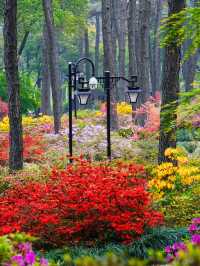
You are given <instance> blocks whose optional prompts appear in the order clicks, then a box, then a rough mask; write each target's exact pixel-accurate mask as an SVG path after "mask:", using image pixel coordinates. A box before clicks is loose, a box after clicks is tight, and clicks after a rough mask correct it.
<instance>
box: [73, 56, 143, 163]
mask: <svg viewBox="0 0 200 266" xmlns="http://www.w3.org/2000/svg"><path fill="white" fill-rule="evenodd" d="M83 62H86V63H89V64H91V66H92V77H91V78H90V80H89V81H86V80H85V78H84V77H81V76H79V77H78V74H79V73H80V72H79V71H78V67H79V64H80V63H83ZM119 80H124V81H126V82H128V84H129V86H128V90H127V94H128V96H129V101H130V103H131V104H134V103H136V102H137V99H138V96H139V93H140V92H141V91H142V90H141V89H140V88H139V87H135V83H136V82H137V76H132V77H131V79H130V80H129V79H126V78H125V77H113V76H110V71H105V72H104V76H103V77H97V78H96V77H95V67H94V63H93V62H92V60H91V59H89V58H87V57H84V58H81V59H79V60H78V61H77V63H76V64H73V63H69V93H68V96H69V155H70V162H72V156H73V149H72V148H73V147H72V143H73V142H72V141H73V134H72V130H73V128H72V102H73V99H72V95H73V92H74V96H75V97H77V98H78V100H79V103H80V105H87V103H88V99H89V97H90V95H91V90H94V89H96V88H97V86H98V82H103V83H104V88H105V91H106V102H107V110H106V114H107V119H106V120H107V123H106V124H107V157H108V159H109V160H111V110H110V105H111V99H110V82H111V81H112V82H114V81H119ZM77 81H78V83H79V84H80V85H81V88H79V89H78V90H77Z"/></svg>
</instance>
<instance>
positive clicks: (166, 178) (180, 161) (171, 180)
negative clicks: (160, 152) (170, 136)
mask: <svg viewBox="0 0 200 266" xmlns="http://www.w3.org/2000/svg"><path fill="white" fill-rule="evenodd" d="M165 155H166V156H167V157H168V158H170V159H171V160H176V161H177V166H175V165H173V163H172V162H166V163H162V164H161V165H158V166H157V167H156V169H155V170H154V172H153V175H154V178H153V179H151V180H150V181H149V188H150V189H151V190H152V192H153V196H154V199H156V200H159V199H161V198H162V197H163V196H164V195H165V193H167V192H169V191H171V190H174V189H179V188H180V187H185V186H186V187H187V186H190V185H192V184H193V183H194V182H200V166H193V165H191V164H190V162H189V160H188V157H187V156H186V154H185V153H184V151H183V150H182V149H181V148H177V149H171V148H169V149H167V150H166V151H165Z"/></svg>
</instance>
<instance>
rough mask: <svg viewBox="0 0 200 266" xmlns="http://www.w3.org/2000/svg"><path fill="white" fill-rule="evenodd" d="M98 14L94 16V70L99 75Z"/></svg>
mask: <svg viewBox="0 0 200 266" xmlns="http://www.w3.org/2000/svg"><path fill="white" fill-rule="evenodd" d="M99 44H100V14H97V15H96V40H95V70H96V76H98V75H99Z"/></svg>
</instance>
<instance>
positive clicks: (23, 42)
mask: <svg viewBox="0 0 200 266" xmlns="http://www.w3.org/2000/svg"><path fill="white" fill-rule="evenodd" d="M29 34H30V31H26V32H25V34H24V37H23V39H22V42H21V44H20V46H19V49H18V57H20V56H21V55H22V52H23V50H24V48H25V46H26V43H27V40H28V36H29Z"/></svg>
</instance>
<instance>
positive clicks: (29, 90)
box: [0, 72, 40, 113]
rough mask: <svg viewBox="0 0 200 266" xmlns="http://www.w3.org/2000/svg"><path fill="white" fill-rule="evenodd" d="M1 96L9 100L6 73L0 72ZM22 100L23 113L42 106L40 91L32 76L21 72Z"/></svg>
mask: <svg viewBox="0 0 200 266" xmlns="http://www.w3.org/2000/svg"><path fill="white" fill-rule="evenodd" d="M0 87H1V90H0V97H1V98H2V99H3V100H4V101H8V94H7V85H6V78H5V73H4V72H0ZM20 100H21V108H22V113H27V112H28V111H29V110H30V111H34V110H36V109H37V108H38V107H39V106H40V91H39V89H38V88H37V87H36V86H35V84H34V81H33V79H32V77H31V76H30V75H29V74H27V73H21V74H20Z"/></svg>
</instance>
